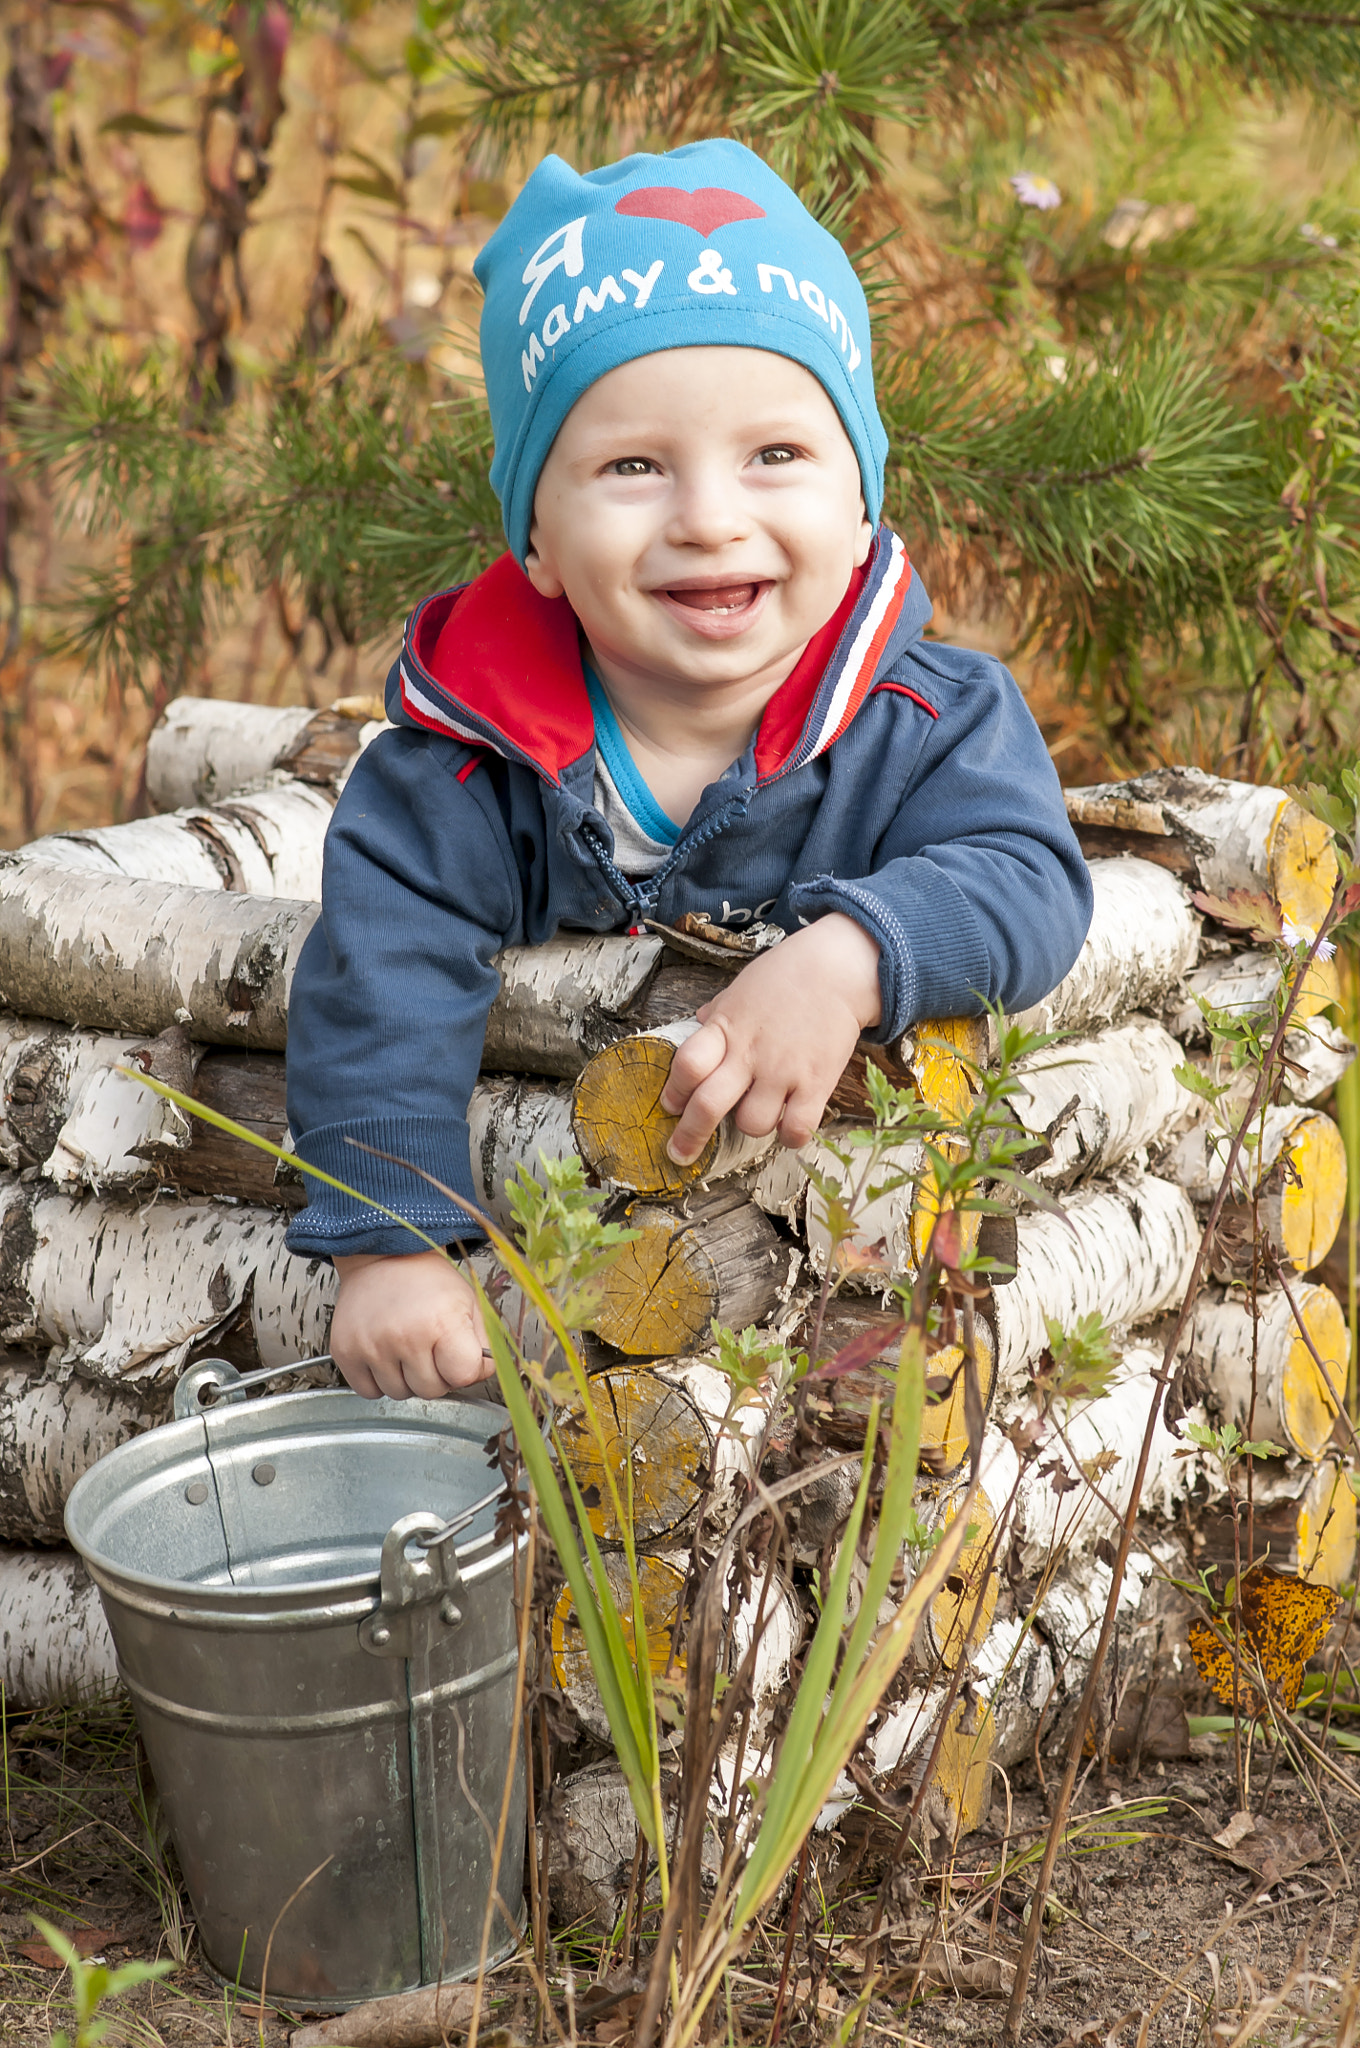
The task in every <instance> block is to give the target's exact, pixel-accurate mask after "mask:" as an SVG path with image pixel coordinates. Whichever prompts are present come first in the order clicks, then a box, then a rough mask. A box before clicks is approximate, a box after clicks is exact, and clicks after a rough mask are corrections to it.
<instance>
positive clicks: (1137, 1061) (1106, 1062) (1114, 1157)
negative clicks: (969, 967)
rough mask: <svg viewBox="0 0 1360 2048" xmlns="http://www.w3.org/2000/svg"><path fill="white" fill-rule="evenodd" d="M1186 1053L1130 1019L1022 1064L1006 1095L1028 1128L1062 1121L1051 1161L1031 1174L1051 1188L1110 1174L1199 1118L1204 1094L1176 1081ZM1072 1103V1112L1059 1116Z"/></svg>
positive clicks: (1159, 1031) (1150, 1026) (1155, 1027)
mask: <svg viewBox="0 0 1360 2048" xmlns="http://www.w3.org/2000/svg"><path fill="white" fill-rule="evenodd" d="M1184 1060H1185V1053H1184V1050H1183V1048H1182V1047H1181V1046H1179V1045H1178V1044H1177V1043H1176V1041H1175V1039H1174V1038H1173V1037H1172V1036H1171V1034H1170V1032H1168V1031H1166V1030H1164V1029H1163V1028H1162V1026H1161V1025H1160V1024H1157V1023H1154V1022H1153V1020H1152V1019H1151V1018H1150V1017H1129V1018H1127V1019H1126V1020H1125V1021H1124V1023H1122V1024H1115V1025H1112V1026H1111V1027H1110V1028H1109V1029H1108V1030H1106V1031H1102V1032H1099V1033H1098V1034H1097V1035H1096V1036H1095V1037H1094V1038H1087V1039H1075V1040H1072V1039H1065V1040H1063V1041H1062V1042H1061V1043H1060V1044H1058V1045H1055V1046H1052V1047H1050V1048H1049V1049H1048V1050H1047V1051H1045V1052H1041V1053H1035V1054H1034V1055H1033V1056H1032V1057H1031V1058H1030V1059H1028V1060H1026V1061H1024V1062H1022V1064H1021V1068H1020V1080H1021V1083H1022V1086H1021V1087H1020V1088H1018V1089H1017V1090H1016V1093H1015V1095H1014V1096H1013V1098H1012V1102H1013V1106H1014V1109H1015V1112H1016V1115H1017V1116H1018V1118H1019V1119H1020V1121H1021V1123H1022V1124H1023V1125H1024V1126H1025V1128H1026V1130H1030V1131H1034V1132H1036V1133H1040V1132H1043V1131H1046V1130H1047V1129H1048V1128H1049V1127H1050V1126H1051V1125H1053V1124H1054V1123H1055V1122H1057V1120H1058V1119H1059V1118H1060V1117H1061V1118H1062V1119H1063V1121H1062V1122H1061V1124H1060V1126H1059V1128H1058V1129H1057V1130H1056V1132H1055V1134H1054V1137H1053V1139H1052V1148H1053V1156H1052V1158H1051V1159H1049V1160H1046V1161H1045V1162H1044V1163H1043V1164H1042V1165H1040V1166H1036V1167H1034V1168H1032V1169H1031V1172H1032V1175H1033V1178H1034V1179H1035V1180H1037V1181H1038V1182H1039V1183H1040V1184H1041V1185H1043V1186H1046V1187H1052V1188H1064V1187H1069V1186H1071V1184H1072V1183H1073V1182H1074V1181H1076V1180H1081V1179H1086V1178H1088V1177H1089V1176H1091V1175H1093V1174H1098V1173H1108V1172H1110V1171H1111V1170H1112V1169H1113V1168H1114V1167H1117V1166H1123V1165H1125V1164H1127V1163H1128V1162H1129V1161H1131V1160H1134V1159H1136V1158H1137V1157H1138V1156H1139V1155H1140V1154H1142V1153H1146V1151H1147V1150H1148V1148H1149V1147H1150V1146H1153V1145H1157V1144H1159V1143H1160V1142H1164V1141H1165V1140H1166V1139H1168V1138H1170V1137H1171V1136H1173V1135H1174V1133H1175V1132H1177V1131H1179V1130H1182V1129H1184V1128H1185V1127H1186V1126H1187V1125H1189V1124H1192V1123H1195V1122H1197V1121H1198V1120H1199V1118H1200V1116H1201V1115H1202V1114H1203V1112H1204V1108H1205V1105H1204V1102H1203V1099H1202V1097H1200V1096H1197V1095H1194V1094H1192V1093H1191V1091H1190V1090H1189V1089H1188V1088H1185V1087H1183V1086H1182V1084H1181V1083H1180V1082H1179V1081H1178V1080H1177V1079H1176V1068H1177V1067H1178V1066H1180V1065H1182V1064H1183V1063H1184ZM1074 1099H1075V1102H1076V1107H1075V1109H1074V1110H1073V1111H1072V1112H1071V1114H1065V1112H1067V1111H1068V1109H1069V1105H1071V1104H1072V1102H1073V1100H1074Z"/></svg>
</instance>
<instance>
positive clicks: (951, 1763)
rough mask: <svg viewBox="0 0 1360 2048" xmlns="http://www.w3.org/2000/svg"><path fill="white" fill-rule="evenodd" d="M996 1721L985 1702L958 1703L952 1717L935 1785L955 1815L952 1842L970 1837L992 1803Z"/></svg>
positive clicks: (940, 1755)
mask: <svg viewBox="0 0 1360 2048" xmlns="http://www.w3.org/2000/svg"><path fill="white" fill-rule="evenodd" d="M995 1742H996V1722H995V1721H994V1720H993V1718H992V1710H991V1708H990V1707H989V1706H988V1705H987V1704H986V1702H985V1701H983V1700H972V1701H965V1700H959V1701H957V1702H956V1703H955V1706H954V1709H953V1711H952V1713H951V1714H950V1716H949V1720H948V1723H947V1725H946V1727H945V1731H944V1734H943V1736H942V1738H941V1741H940V1748H939V1754H938V1755H937V1757H936V1760H935V1777H934V1786H935V1789H936V1790H937V1791H938V1793H939V1795H940V1797H941V1798H942V1799H943V1801H944V1803H945V1805H946V1807H947V1808H948V1810H949V1813H950V1815H951V1816H952V1819H953V1822H954V1826H953V1830H952V1835H953V1839H954V1840H955V1841H958V1840H959V1839H960V1837H961V1836H963V1835H967V1834H971V1833H972V1831H973V1829H974V1828H976V1827H979V1826H980V1825H981V1823H982V1820H983V1817H984V1816H985V1814H986V1812H987V1809H988V1807H989V1806H990V1804H991V1797H990V1795H991V1778H992V1749H993V1746H994V1744H995Z"/></svg>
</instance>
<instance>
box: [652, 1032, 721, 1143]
mask: <svg viewBox="0 0 1360 2048" xmlns="http://www.w3.org/2000/svg"><path fill="white" fill-rule="evenodd" d="M726 1058H727V1033H726V1032H725V1031H724V1030H723V1028H722V1026H721V1025H720V1024H717V1023H713V1024H703V1025H701V1026H700V1028H699V1029H698V1030H697V1031H696V1032H694V1034H693V1035H692V1036H691V1037H689V1038H687V1039H686V1040H685V1042H684V1044H683V1045H681V1046H677V1047H676V1050H675V1057H674V1058H673V1059H672V1061H671V1070H670V1073H669V1075H668V1076H667V1079H666V1085H665V1087H664V1088H663V1089H662V1091H661V1107H662V1108H663V1109H664V1110H665V1112H666V1114H667V1116H679V1115H680V1114H681V1113H682V1111H683V1110H684V1108H685V1106H686V1104H687V1103H688V1102H689V1099H690V1097H691V1096H692V1095H693V1093H694V1091H695V1089H696V1088H698V1087H701V1086H702V1084H703V1083H704V1082H705V1081H707V1080H708V1079H709V1077H710V1075H712V1074H715V1073H716V1072H717V1070H718V1068H719V1067H720V1066H721V1065H722V1063H723V1061H724V1060H725V1059H726ZM731 1106H732V1105H731V1103H728V1105H727V1108H728V1109H730V1108H731ZM726 1113H727V1112H726V1110H720V1111H719V1115H721V1116H725V1115H726ZM712 1128H713V1127H712V1125H710V1126H709V1129H710V1130H711V1129H712ZM705 1135H707V1133H705ZM700 1142H702V1140H701V1141H700ZM697 1149H698V1148H697V1147H696V1150H697Z"/></svg>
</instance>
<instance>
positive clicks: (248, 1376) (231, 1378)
mask: <svg viewBox="0 0 1360 2048" xmlns="http://www.w3.org/2000/svg"><path fill="white" fill-rule="evenodd" d="M332 1363H333V1361H332V1359H331V1355H330V1353H329V1351H323V1352H322V1354H321V1356H320V1357H319V1358H297V1359H294V1360H293V1362H292V1364H291V1365H263V1366H261V1367H260V1368H259V1370H258V1371H257V1372H237V1370H236V1367H235V1366H234V1365H228V1363H227V1361H226V1359H225V1358H202V1359H200V1360H199V1362H198V1364H197V1365H191V1366H190V1367H189V1370H188V1372H184V1373H181V1374H180V1376H179V1378H178V1379H177V1380H176V1381H175V1420H176V1422H183V1421H184V1420H185V1419H186V1417H188V1416H190V1415H201V1414H202V1413H203V1408H204V1402H203V1396H204V1394H206V1393H207V1392H208V1391H209V1389H212V1390H213V1391H214V1392H216V1393H218V1394H219V1395H220V1396H221V1400H220V1402H214V1404H213V1405H214V1406H215V1407H218V1406H221V1407H225V1406H226V1404H227V1403H228V1402H229V1401H244V1399H245V1397H246V1392H247V1389H248V1388H250V1387H258V1386H262V1385H263V1383H264V1382H265V1380H276V1379H280V1378H282V1376H283V1375H284V1374H285V1373H290V1372H303V1371H305V1370H306V1368H307V1367H308V1366H309V1365H330V1364H332Z"/></svg>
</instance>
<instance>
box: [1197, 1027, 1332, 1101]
mask: <svg viewBox="0 0 1360 2048" xmlns="http://www.w3.org/2000/svg"><path fill="white" fill-rule="evenodd" d="M1282 1050H1283V1054H1284V1066H1283V1070H1282V1076H1283V1083H1284V1095H1285V1097H1286V1098H1287V1100H1289V1101H1290V1102H1300V1103H1309V1102H1317V1101H1319V1100H1320V1099H1321V1097H1322V1096H1324V1095H1329V1094H1330V1093H1331V1091H1332V1089H1333V1088H1335V1086H1336V1084H1337V1082H1338V1081H1339V1080H1340V1079H1341V1076H1342V1075H1343V1074H1344V1073H1345V1071H1346V1069H1347V1067H1349V1066H1350V1064H1351V1062H1352V1060H1353V1059H1354V1058H1355V1046H1354V1045H1353V1043H1352V1042H1351V1040H1350V1039H1349V1038H1347V1036H1346V1034H1345V1032H1344V1031H1343V1030H1342V1029H1341V1027H1340V1025H1338V1024H1330V1023H1328V1021H1327V1019H1326V1018H1325V1017H1310V1018H1309V1020H1308V1022H1307V1023H1306V1024H1305V1025H1303V1026H1302V1028H1301V1029H1299V1030H1297V1031H1287V1032H1286V1033H1285V1037H1284V1046H1283V1048H1282ZM1189 1063H1190V1064H1191V1065H1192V1066H1195V1067H1198V1068H1199V1070H1200V1072H1201V1073H1202V1074H1203V1075H1204V1076H1205V1078H1206V1080H1209V1081H1212V1082H1213V1083H1214V1084H1215V1086H1217V1087H1219V1088H1222V1089H1224V1090H1225V1091H1226V1092H1225V1093H1224V1094H1223V1095H1222V1096H1220V1098H1219V1102H1220V1112H1221V1114H1228V1113H1231V1112H1235V1113H1236V1115H1237V1116H1239V1117H1240V1116H1241V1115H1242V1113H1243V1111H1244V1110H1245V1109H1246V1108H1247V1106H1248V1104H1249V1102H1250V1100H1251V1095H1252V1090H1253V1088H1254V1087H1255V1085H1256V1070H1255V1068H1254V1067H1252V1066H1250V1065H1247V1066H1242V1067H1238V1068H1236V1069H1234V1068H1233V1065H1232V1062H1231V1060H1230V1058H1229V1057H1228V1055H1227V1054H1226V1053H1217V1054H1210V1053H1207V1052H1200V1051H1197V1052H1193V1053H1192V1054H1191V1056H1190V1062H1189ZM1206 1110H1207V1104H1206Z"/></svg>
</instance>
